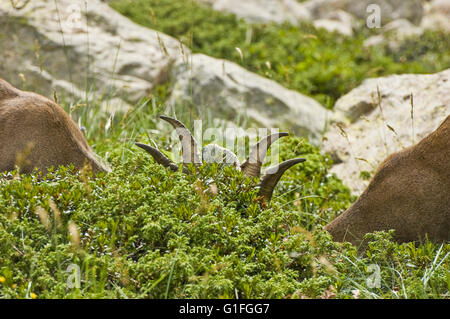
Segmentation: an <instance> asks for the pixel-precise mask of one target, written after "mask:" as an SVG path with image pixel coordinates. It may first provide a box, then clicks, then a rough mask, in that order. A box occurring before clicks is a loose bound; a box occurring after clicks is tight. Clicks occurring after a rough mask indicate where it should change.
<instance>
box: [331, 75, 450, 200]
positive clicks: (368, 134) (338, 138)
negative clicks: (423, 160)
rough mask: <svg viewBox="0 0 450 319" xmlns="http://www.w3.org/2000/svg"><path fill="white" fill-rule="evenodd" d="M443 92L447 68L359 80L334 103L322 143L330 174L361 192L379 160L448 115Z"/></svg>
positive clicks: (449, 88)
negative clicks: (332, 163) (331, 160)
mask: <svg viewBox="0 0 450 319" xmlns="http://www.w3.org/2000/svg"><path fill="white" fill-rule="evenodd" d="M449 92H450V69H448V70H445V71H443V72H440V73H436V74H422V75H417V74H405V75H392V76H388V77H383V78H375V79H368V80H365V81H364V82H363V83H362V84H361V85H360V86H359V87H357V88H355V89H354V90H352V91H351V92H349V93H348V94H347V95H345V96H343V97H341V98H340V99H339V100H338V101H337V102H336V105H335V114H334V115H333V117H332V124H331V125H330V129H329V131H328V132H327V133H326V135H325V139H324V140H325V141H324V145H323V150H324V151H326V152H329V153H331V155H332V157H333V158H334V160H335V162H336V165H335V166H334V167H333V169H332V171H333V172H334V173H336V174H337V175H338V176H339V177H340V178H342V179H343V180H344V182H345V183H346V184H347V185H348V186H350V187H351V189H352V190H353V191H354V192H355V193H357V194H359V193H361V192H362V191H363V190H364V188H365V187H366V186H367V185H368V182H369V180H368V177H369V176H370V175H372V174H373V173H374V171H375V170H376V168H377V167H378V165H379V164H380V163H381V161H383V160H384V159H385V158H386V157H387V156H388V155H389V154H391V153H393V152H396V151H399V150H401V149H403V148H405V147H408V146H410V145H412V144H414V143H417V142H418V141H419V140H421V139H422V138H424V137H425V136H426V135H428V134H429V133H431V132H432V131H434V130H435V129H436V128H437V127H438V126H439V124H440V123H441V122H442V121H443V120H444V119H445V118H446V117H447V116H448V115H449V114H450V94H449ZM411 94H412V96H413V99H412V101H411ZM379 98H380V99H379ZM411 102H412V103H411ZM411 105H413V107H412V106H411Z"/></svg>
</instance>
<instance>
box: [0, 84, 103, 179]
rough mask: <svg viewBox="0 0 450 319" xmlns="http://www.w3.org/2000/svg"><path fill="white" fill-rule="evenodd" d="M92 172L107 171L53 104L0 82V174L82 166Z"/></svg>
mask: <svg viewBox="0 0 450 319" xmlns="http://www.w3.org/2000/svg"><path fill="white" fill-rule="evenodd" d="M86 163H87V164H89V165H90V166H91V167H92V170H93V172H100V171H103V172H107V171H109V168H108V167H107V166H106V165H104V164H102V163H101V162H100V161H99V160H98V159H97V158H96V155H95V154H94V152H93V151H92V149H91V148H90V146H89V145H88V143H87V141H86V139H85V137H84V135H83V133H82V132H81V130H80V129H79V128H78V126H77V125H76V124H75V122H74V121H73V120H72V119H71V118H70V116H69V115H68V114H67V113H66V112H65V111H64V109H63V108H62V107H60V106H59V105H57V104H56V103H54V102H53V101H51V100H49V99H47V98H45V97H43V96H41V95H39V94H35V93H32V92H24V91H21V90H18V89H16V88H14V87H13V86H12V85H10V84H9V83H7V82H6V81H4V80H2V79H0V172H4V171H11V170H13V169H15V168H16V166H17V167H18V168H19V170H20V172H21V173H30V172H31V171H32V170H33V169H34V168H37V169H39V170H41V171H42V172H44V173H45V172H46V171H47V169H48V168H50V167H51V166H54V167H55V168H56V167H57V166H59V165H68V164H73V165H74V166H75V167H77V168H82V167H83V166H84V165H85V164H86Z"/></svg>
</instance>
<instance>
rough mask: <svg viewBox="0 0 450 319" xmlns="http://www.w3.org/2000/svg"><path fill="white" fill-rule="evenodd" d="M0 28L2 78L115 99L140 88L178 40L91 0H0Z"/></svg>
mask: <svg viewBox="0 0 450 319" xmlns="http://www.w3.org/2000/svg"><path fill="white" fill-rule="evenodd" d="M56 4H57V6H56ZM0 29H2V33H1V34H2V36H3V37H1V38H0V51H1V52H2V63H1V64H0V76H1V77H3V78H5V79H6V80H7V81H8V82H10V83H12V84H13V85H15V86H17V87H19V88H22V89H27V90H33V91H35V92H37V93H40V94H43V95H45V96H53V89H56V90H57V93H58V95H71V96H75V98H79V99H84V98H85V96H86V95H88V96H91V97H92V98H93V97H94V96H96V97H97V98H101V99H102V100H108V101H112V103H113V104H118V105H117V106H118V107H120V105H121V104H122V105H126V104H127V103H126V102H129V103H134V102H136V101H137V100H139V99H140V98H142V97H144V96H146V95H148V94H149V92H150V91H151V90H152V88H154V86H155V85H157V84H158V83H161V82H164V81H165V80H166V78H167V75H168V72H169V69H170V67H171V65H172V64H173V63H174V61H175V60H176V59H178V58H179V57H180V56H181V49H180V44H179V42H178V41H176V40H175V39H173V38H171V37H169V36H166V35H164V34H158V33H157V32H155V31H153V30H150V29H147V28H144V27H141V26H138V25H137V24H135V23H133V22H131V21H130V20H129V19H127V18H125V17H123V16H122V15H120V14H119V13H117V12H116V11H114V10H113V9H111V8H110V7H109V6H108V5H107V4H105V3H103V2H102V1H99V0H90V1H84V0H58V1H57V2H55V1H53V0H33V1H30V2H29V3H28V4H27V5H26V6H25V7H24V8H23V9H21V10H15V9H14V8H13V7H12V5H11V3H10V2H9V1H1V2H0ZM185 50H186V49H185ZM186 51H187V50H186ZM86 92H87V93H86ZM119 98H120V100H119ZM121 100H122V101H126V102H120V101H121Z"/></svg>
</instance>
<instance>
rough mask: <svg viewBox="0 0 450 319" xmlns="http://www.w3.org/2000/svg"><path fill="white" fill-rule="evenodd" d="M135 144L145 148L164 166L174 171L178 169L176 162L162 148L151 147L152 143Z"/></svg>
mask: <svg viewBox="0 0 450 319" xmlns="http://www.w3.org/2000/svg"><path fill="white" fill-rule="evenodd" d="M134 144H135V145H136V146H138V147H140V148H142V149H143V150H146V151H147V152H148V153H149V154H150V155H151V156H152V157H153V159H154V160H155V161H156V162H157V163H158V164H161V165H162V166H164V167H169V168H170V169H171V170H172V171H174V172H176V171H178V166H177V165H176V164H175V163H174V162H172V161H171V160H170V158H168V157H167V156H166V155H164V154H163V153H162V152H161V151H160V150H158V149H156V148H154V147H151V146H150V145H147V144H142V143H134Z"/></svg>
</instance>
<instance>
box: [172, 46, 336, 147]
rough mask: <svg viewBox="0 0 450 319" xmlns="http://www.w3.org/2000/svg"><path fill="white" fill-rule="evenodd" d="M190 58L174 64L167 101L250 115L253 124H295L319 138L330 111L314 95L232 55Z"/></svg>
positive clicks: (224, 114) (218, 113)
mask: <svg viewBox="0 0 450 319" xmlns="http://www.w3.org/2000/svg"><path fill="white" fill-rule="evenodd" d="M189 61H190V62H191V63H189V64H187V63H184V62H178V63H177V64H175V65H174V68H173V78H174V81H175V82H174V84H173V87H172V95H171V97H170V99H169V102H170V103H169V105H172V106H174V105H175V108H176V105H185V104H186V103H192V104H194V105H195V106H196V107H200V108H202V109H203V110H204V111H208V112H209V111H210V112H212V114H214V115H215V117H217V118H222V119H225V120H233V119H236V118H237V117H239V116H242V117H247V118H248V119H249V122H250V124H252V126H256V127H260V128H262V127H265V128H280V129H281V131H282V130H286V129H291V130H292V132H294V133H295V134H297V135H302V136H307V137H309V138H310V139H311V141H312V142H314V143H316V144H317V143H318V142H319V141H320V138H321V133H322V131H323V130H324V128H325V125H326V122H327V118H328V115H329V111H327V110H326V109H325V108H324V107H322V105H320V104H319V103H318V102H316V101H315V100H313V99H312V98H310V97H307V96H304V95H302V94H300V93H298V92H296V91H292V90H288V89H286V88H284V87H283V86H281V85H279V84H278V83H276V82H274V81H271V80H269V79H266V78H264V77H261V76H259V75H257V74H254V73H251V72H249V71H247V70H245V69H244V68H242V67H240V66H239V65H237V64H235V63H232V62H229V61H225V60H220V59H214V58H211V57H208V56H205V55H202V54H195V55H193V56H192V57H191V58H190V59H189Z"/></svg>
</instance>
